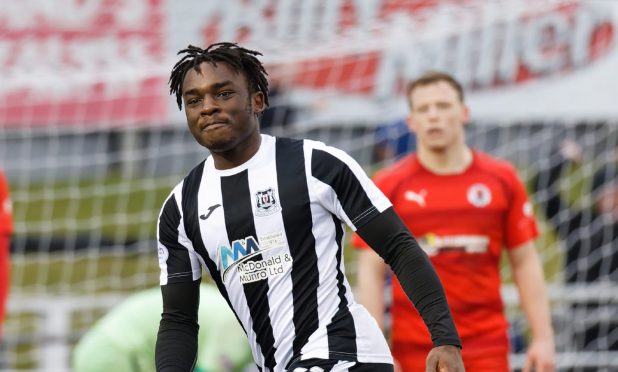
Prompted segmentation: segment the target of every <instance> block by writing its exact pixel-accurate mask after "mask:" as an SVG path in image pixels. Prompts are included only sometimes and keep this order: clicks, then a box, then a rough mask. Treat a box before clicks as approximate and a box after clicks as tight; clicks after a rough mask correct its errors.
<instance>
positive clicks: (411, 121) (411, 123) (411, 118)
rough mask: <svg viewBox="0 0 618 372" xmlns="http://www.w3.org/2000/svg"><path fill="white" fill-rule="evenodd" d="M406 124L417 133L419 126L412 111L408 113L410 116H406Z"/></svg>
mask: <svg viewBox="0 0 618 372" xmlns="http://www.w3.org/2000/svg"><path fill="white" fill-rule="evenodd" d="M406 124H407V125H408V129H409V130H410V131H411V132H414V133H416V130H417V128H418V126H417V125H416V122H415V121H414V116H413V115H412V113H410V114H408V116H406Z"/></svg>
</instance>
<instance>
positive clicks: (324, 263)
mask: <svg viewBox="0 0 618 372" xmlns="http://www.w3.org/2000/svg"><path fill="white" fill-rule="evenodd" d="M269 140H270V139H269ZM272 140H273V141H274V139H272ZM298 144H299V143H296V145H294V146H295V148H296V149H295V150H294V151H292V150H290V149H289V148H288V147H287V145H286V146H284V145H279V144H277V147H275V146H274V145H273V144H270V146H265V145H264V144H263V145H262V147H261V148H260V153H259V156H256V157H255V158H253V159H251V160H250V164H247V166H246V169H242V170H238V169H236V170H234V172H225V171H223V172H221V171H216V170H215V169H214V168H213V167H212V164H208V162H207V163H206V164H205V166H204V175H203V177H202V182H201V185H200V190H199V192H198V200H197V204H198V205H197V209H198V215H199V228H200V235H201V239H202V241H203V242H204V247H205V252H198V253H200V254H201V256H202V259H203V260H204V261H209V262H212V263H214V265H215V267H216V271H215V272H211V273H210V274H211V275H212V276H213V277H215V280H218V281H220V282H221V283H222V284H223V286H224V287H225V290H226V292H227V295H228V296H229V299H230V302H231V304H232V306H233V308H234V311H235V312H236V314H237V316H238V317H239V319H240V320H241V322H242V323H243V326H244V327H245V330H246V331H247V335H248V337H249V341H250V343H251V344H252V345H253V349H254V357H255V358H257V359H256V361H257V362H258V364H260V365H262V364H263V365H269V363H271V364H272V362H269V361H268V359H269V358H274V360H276V361H277V363H278V367H277V368H279V367H281V363H282V362H283V361H288V360H290V359H291V358H292V357H293V356H297V355H299V354H303V355H322V354H324V356H325V357H328V353H329V337H332V331H330V330H329V329H327V328H328V327H329V325H330V324H331V323H332V322H333V321H334V319H338V314H339V313H340V312H342V311H343V310H342V309H347V308H348V307H350V305H352V304H353V298H352V294H351V290H350V287H349V284H348V283H347V280H346V279H345V276H344V275H343V255H342V248H343V247H342V242H343V232H344V230H343V226H342V223H341V221H340V220H339V219H338V218H336V217H335V215H334V214H333V213H332V212H331V211H330V210H329V209H327V208H326V207H325V206H324V205H323V200H322V199H321V198H323V195H324V193H323V192H322V191H320V189H321V188H325V187H327V185H323V184H321V183H316V182H315V179H313V178H312V177H311V176H310V175H308V174H307V169H306V168H307V166H306V164H305V159H306V157H305V152H304V151H303V148H302V146H298ZM290 146H292V145H290ZM284 152H285V153H284ZM205 266H208V265H205ZM343 304H345V305H343ZM342 305H343V306H342ZM350 311H356V310H353V309H352V308H351V309H350ZM346 312H348V310H346ZM357 316H358V315H356V314H354V317H357ZM360 316H361V317H363V319H365V318H364V314H361V315H360ZM342 319H345V317H344V318H342ZM376 332H379V330H376ZM377 334H379V333H377ZM331 341H332V340H331ZM350 342H355V336H353V335H352V337H351V341H350ZM294 348H296V349H294ZM331 351H332V350H331ZM269 353H271V354H269ZM261 354H264V358H263V359H262V360H260V358H262V355H261ZM314 357H315V356H314Z"/></svg>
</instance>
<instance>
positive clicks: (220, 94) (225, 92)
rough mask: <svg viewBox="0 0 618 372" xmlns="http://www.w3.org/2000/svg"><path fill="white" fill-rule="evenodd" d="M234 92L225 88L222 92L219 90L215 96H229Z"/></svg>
mask: <svg viewBox="0 0 618 372" xmlns="http://www.w3.org/2000/svg"><path fill="white" fill-rule="evenodd" d="M233 94H234V92H232V91H231V90H225V91H223V92H219V93H218V94H217V98H224V99H225V98H230V97H231V96H232V95H233Z"/></svg>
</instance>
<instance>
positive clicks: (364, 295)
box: [354, 72, 554, 372]
mask: <svg viewBox="0 0 618 372" xmlns="http://www.w3.org/2000/svg"><path fill="white" fill-rule="evenodd" d="M407 97H408V100H409V105H410V109H411V113H410V115H409V117H408V125H409V127H410V129H411V130H412V131H413V132H414V133H415V134H416V138H417V152H416V153H412V154H409V155H408V156H406V157H405V158H403V159H402V160H400V161H399V162H397V163H395V164H394V165H393V166H391V167H389V168H387V169H385V170H383V171H381V172H379V173H378V174H377V175H376V177H375V182H376V184H377V185H378V187H379V188H380V189H381V190H382V191H383V192H384V194H385V195H386V196H387V197H388V198H389V199H390V200H391V201H392V203H393V206H394V208H395V210H396V211H397V213H398V214H399V215H400V216H401V217H402V219H403V220H404V221H405V222H406V224H407V225H408V227H409V228H410V231H411V232H412V233H413V234H414V235H415V236H417V237H419V243H420V245H421V247H423V248H424V249H425V251H426V252H427V254H428V255H429V257H430V258H431V261H432V263H433V264H434V266H435V268H436V271H437V272H438V275H439V276H440V279H441V281H442V283H443V285H444V288H445V292H446V296H447V298H448V302H449V305H450V307H451V311H452V313H453V318H454V319H455V324H456V325H457V329H458V331H459V332H460V336H461V339H462V343H463V349H462V356H463V360H464V365H465V367H466V370H468V371H473V372H481V371H491V372H497V371H508V370H509V366H508V348H509V345H508V337H507V320H506V318H505V316H504V314H503V304H502V300H501V296H500V270H499V269H500V255H501V252H502V250H503V248H506V250H507V253H508V256H509V261H510V263H511V266H512V269H513V276H514V279H515V282H516V284H517V287H518V290H519V294H520V299H521V303H522V305H523V308H524V310H525V312H526V315H527V317H528V321H529V324H530V327H531V329H532V335H533V339H532V343H531V344H530V347H529V348H528V357H527V361H526V368H525V369H524V370H525V371H530V370H531V369H530V368H531V367H532V366H534V367H535V368H536V371H553V370H554V343H553V332H552V327H551V324H550V316H549V306H548V301H547V296H546V291H545V284H544V279H543V272H542V268H541V265H540V262H539V257H538V255H537V253H536V250H535V246H534V243H533V239H534V238H535V237H536V236H537V227H536V223H535V221H534V218H533V215H532V208H531V207H530V204H529V202H528V199H527V196H526V192H525V189H524V186H523V184H522V183H521V181H520V180H519V179H518V177H517V174H516V171H515V169H514V168H513V166H512V165H510V164H509V163H507V162H505V161H503V160H498V159H496V158H493V157H491V156H489V155H487V154H485V153H482V152H480V151H477V150H472V149H470V148H469V147H468V146H467V145H466V142H465V134H464V126H465V124H466V123H467V121H468V115H469V114H468V108H467V107H466V106H465V104H464V102H463V92H462V88H461V86H460V84H459V82H457V81H456V80H455V79H453V78H452V77H451V76H450V75H447V74H444V73H439V72H430V73H427V74H425V75H423V76H421V77H420V78H419V79H417V80H415V81H413V82H411V83H410V84H409V85H408V89H407ZM354 244H355V245H356V246H358V247H364V246H365V244H364V242H363V241H362V240H361V239H359V238H358V236H356V237H355V239H354ZM409 270H414V268H413V267H410V268H409ZM384 278H385V266H384V263H383V262H382V259H381V258H380V257H378V256H377V255H375V253H373V252H372V251H371V250H366V249H363V250H361V251H360V252H359V270H358V284H359V301H360V302H361V303H362V304H364V305H365V306H366V307H367V308H368V309H369V310H370V312H371V313H372V314H373V315H374V316H375V317H376V319H378V323H380V324H383V313H384V300H383V298H384V288H385V280H384ZM391 336H392V344H391V346H392V349H393V356H394V358H395V360H396V361H398V363H399V364H400V366H401V367H402V370H403V371H405V372H408V371H410V372H414V371H421V370H422V368H423V365H424V360H425V354H426V353H427V351H428V350H429V348H431V344H430V343H428V342H427V331H426V330H425V329H424V327H423V326H422V320H421V318H420V317H419V314H418V312H417V311H416V310H415V309H414V308H413V307H411V306H410V305H409V304H408V303H407V302H406V301H405V296H403V292H402V290H401V286H400V283H399V282H398V281H397V280H394V283H393V304H392V335H391Z"/></svg>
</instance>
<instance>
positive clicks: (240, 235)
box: [221, 170, 277, 370]
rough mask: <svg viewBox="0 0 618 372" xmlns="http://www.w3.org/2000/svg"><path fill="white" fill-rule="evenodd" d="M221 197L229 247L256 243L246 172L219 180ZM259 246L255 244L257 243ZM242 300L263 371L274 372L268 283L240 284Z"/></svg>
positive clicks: (259, 259)
mask: <svg viewBox="0 0 618 372" xmlns="http://www.w3.org/2000/svg"><path fill="white" fill-rule="evenodd" d="M221 194H222V198H223V210H224V215H225V227H226V230H227V235H228V238H229V240H230V241H229V243H230V247H232V248H233V246H232V244H233V242H234V241H235V240H239V239H246V238H248V237H253V238H255V239H256V240H257V234H256V232H255V221H253V210H252V208H251V200H252V197H251V192H250V190H249V177H248V173H247V171H246V170H245V171H242V172H240V173H237V174H235V175H232V176H228V177H221ZM258 244H259V242H258ZM248 260H251V261H261V260H262V254H257V255H255V256H253V257H252V258H249V259H248ZM243 289H244V292H245V298H246V299H247V305H248V306H249V313H250V314H251V319H252V320H253V331H255V334H256V338H257V343H258V344H259V345H260V348H261V349H262V354H264V359H265V363H266V367H268V368H269V369H270V370H274V368H275V365H276V364H277V362H276V361H275V351H276V350H277V349H276V348H275V337H274V335H273V328H272V325H271V323H270V317H269V313H270V305H269V303H268V280H260V281H256V282H252V283H245V284H243Z"/></svg>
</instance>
